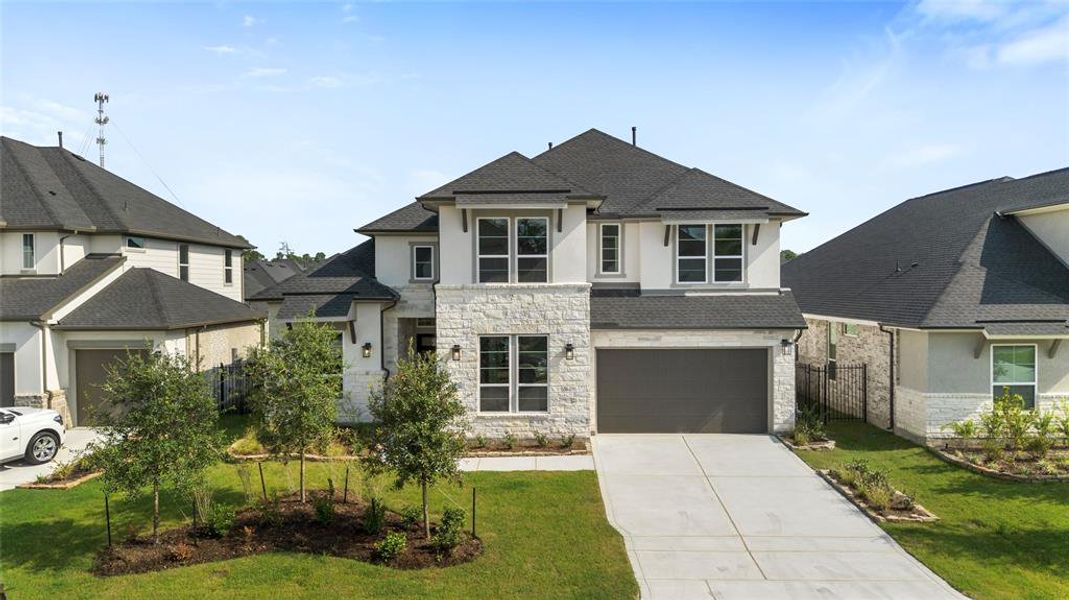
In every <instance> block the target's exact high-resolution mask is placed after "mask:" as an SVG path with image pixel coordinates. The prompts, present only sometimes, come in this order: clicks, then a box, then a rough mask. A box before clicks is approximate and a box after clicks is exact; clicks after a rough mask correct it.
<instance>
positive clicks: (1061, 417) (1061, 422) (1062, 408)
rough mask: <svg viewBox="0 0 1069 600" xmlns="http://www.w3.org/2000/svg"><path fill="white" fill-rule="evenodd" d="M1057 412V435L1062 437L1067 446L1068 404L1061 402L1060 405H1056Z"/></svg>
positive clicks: (1068, 442) (1068, 428)
mask: <svg viewBox="0 0 1069 600" xmlns="http://www.w3.org/2000/svg"><path fill="white" fill-rule="evenodd" d="M1058 412H1059V414H1058V417H1057V426H1058V433H1059V434H1060V435H1061V436H1062V439H1063V440H1064V442H1065V443H1066V444H1069V402H1067V401H1064V400H1063V401H1062V403H1061V404H1059V405H1058Z"/></svg>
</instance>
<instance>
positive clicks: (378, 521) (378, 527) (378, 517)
mask: <svg viewBox="0 0 1069 600" xmlns="http://www.w3.org/2000/svg"><path fill="white" fill-rule="evenodd" d="M385 524H386V506H385V505H384V504H383V503H382V500H380V499H379V498H374V497H373V498H371V501H370V502H368V505H367V510H366V511H364V531H366V532H368V533H370V534H372V535H374V534H376V533H378V532H380V531H382V527H383V525H385Z"/></svg>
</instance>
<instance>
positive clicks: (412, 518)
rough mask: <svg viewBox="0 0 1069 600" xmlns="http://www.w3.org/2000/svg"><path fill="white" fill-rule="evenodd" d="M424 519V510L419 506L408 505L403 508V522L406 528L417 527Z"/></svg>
mask: <svg viewBox="0 0 1069 600" xmlns="http://www.w3.org/2000/svg"><path fill="white" fill-rule="evenodd" d="M422 521H423V510H422V509H420V507H418V506H406V507H404V508H402V509H401V524H402V525H404V527H405V528H406V529H415V528H416V527H417V526H418V525H419V524H420V522H422Z"/></svg>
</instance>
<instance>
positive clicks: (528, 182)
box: [419, 152, 594, 200]
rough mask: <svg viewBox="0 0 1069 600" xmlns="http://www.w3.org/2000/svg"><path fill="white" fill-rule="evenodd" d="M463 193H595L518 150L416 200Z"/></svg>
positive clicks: (587, 194) (442, 197)
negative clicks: (545, 167) (538, 163)
mask: <svg viewBox="0 0 1069 600" xmlns="http://www.w3.org/2000/svg"><path fill="white" fill-rule="evenodd" d="M465 194H498V195H506V196H515V195H518V194H538V195H547V194H559V195H568V196H575V197H590V196H594V194H593V193H592V192H589V191H587V190H585V189H583V188H582V187H580V186H578V185H576V184H573V183H571V182H569V181H566V180H565V179H563V178H561V177H560V176H558V175H555V174H553V173H551V172H549V171H547V170H546V169H544V168H542V167H540V166H538V165H537V164H535V163H534V162H533V161H531V159H529V158H527V157H526V156H524V155H522V154H520V153H519V152H510V153H508V154H506V155H505V156H502V157H501V158H498V159H497V160H493V161H491V162H489V163H487V164H485V165H483V166H481V167H479V168H478V169H475V170H474V171H472V172H470V173H468V174H466V175H463V176H461V177H459V178H457V179H454V180H453V181H450V182H449V183H447V184H445V185H443V186H441V187H439V188H437V189H435V190H432V191H430V192H427V193H426V194H424V195H422V196H420V197H419V199H420V200H431V199H452V198H455V197H456V196H460V195H465Z"/></svg>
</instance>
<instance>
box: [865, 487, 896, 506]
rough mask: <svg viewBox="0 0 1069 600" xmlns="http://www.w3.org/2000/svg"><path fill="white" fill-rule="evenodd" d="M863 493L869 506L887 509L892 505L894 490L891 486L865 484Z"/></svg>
mask: <svg viewBox="0 0 1069 600" xmlns="http://www.w3.org/2000/svg"><path fill="white" fill-rule="evenodd" d="M861 495H862V497H864V498H865V501H866V502H868V503H869V506H871V507H872V508H875V509H876V510H878V511H885V510H887V509H888V508H890V507H891V498H892V497H894V490H892V489H891V488H890V487H883V486H872V487H869V486H865V488H864V490H863V491H862V492H861Z"/></svg>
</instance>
